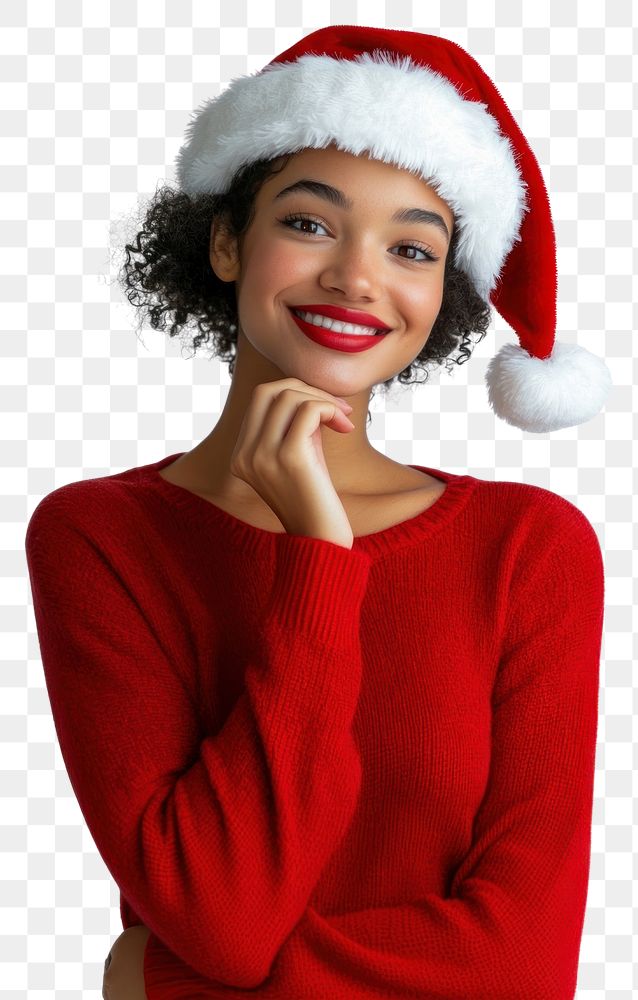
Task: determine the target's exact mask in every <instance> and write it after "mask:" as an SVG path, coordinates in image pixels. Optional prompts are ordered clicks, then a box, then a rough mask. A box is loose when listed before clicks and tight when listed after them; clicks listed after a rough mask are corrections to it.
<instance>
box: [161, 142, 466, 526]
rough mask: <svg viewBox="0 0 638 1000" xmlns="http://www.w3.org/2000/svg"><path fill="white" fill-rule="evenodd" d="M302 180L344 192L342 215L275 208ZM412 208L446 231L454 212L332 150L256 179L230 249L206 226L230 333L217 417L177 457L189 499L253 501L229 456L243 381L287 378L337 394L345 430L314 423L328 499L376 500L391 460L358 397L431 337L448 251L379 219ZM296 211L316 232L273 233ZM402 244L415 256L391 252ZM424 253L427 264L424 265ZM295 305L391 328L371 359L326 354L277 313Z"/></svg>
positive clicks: (367, 161) (315, 201)
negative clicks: (230, 310) (228, 369)
mask: <svg viewBox="0 0 638 1000" xmlns="http://www.w3.org/2000/svg"><path fill="white" fill-rule="evenodd" d="M283 160H284V158H283V157H282V158H281V159H280V160H277V161H275V165H276V166H278V165H279V163H280V162H283ZM300 179H312V180H315V181H321V182H323V183H325V184H329V185H331V186H333V187H335V188H337V189H339V190H340V191H343V193H344V194H345V195H346V197H347V198H349V199H350V200H351V202H352V208H351V209H350V210H347V209H344V208H341V207H337V206H336V205H334V204H331V203H330V202H329V201H327V200H325V199H323V198H321V197H319V196H318V195H316V194H312V193H309V192H298V193H292V194H289V195H286V196H285V197H283V198H281V199H280V200H275V197H276V195H277V194H278V193H279V192H280V191H283V189H284V188H286V187H288V186H289V185H290V184H292V183H294V182H296V181H298V180H300ZM413 207H415V208H422V209H427V210H431V211H433V212H437V213H438V214H439V215H440V216H442V218H443V220H444V222H445V226H446V228H447V232H448V234H450V236H451V233H452V227H453V223H454V217H453V213H452V211H451V209H450V208H449V206H448V205H447V203H446V202H445V201H443V200H442V199H441V198H440V197H439V196H438V195H437V194H436V192H435V190H434V189H433V187H431V186H430V185H429V184H427V183H426V182H425V181H423V180H422V179H421V178H419V177H417V176H416V175H415V174H412V173H410V172H409V171H407V170H403V169H400V168H398V167H396V166H394V165H392V164H388V163H385V162H383V161H380V160H373V159H371V158H369V157H368V156H367V155H360V156H354V155H352V154H350V153H347V152H345V151H343V150H340V149H337V148H336V147H335V146H334V145H331V146H328V147H326V148H324V149H304V150H302V151H301V152H299V153H296V154H295V155H293V156H292V157H291V158H290V160H289V161H288V163H287V165H286V167H284V169H283V170H281V171H280V172H279V173H275V174H274V175H273V176H271V177H270V178H268V179H267V180H266V182H265V183H264V184H263V185H262V187H261V189H260V190H259V192H258V194H257V197H256V199H255V214H254V218H253V221H252V222H251V224H250V227H249V228H248V230H247V232H246V233H245V234H244V236H243V239H242V240H241V241H237V240H236V239H234V238H233V237H231V236H230V235H229V234H228V233H227V232H226V231H224V230H223V229H222V228H221V227H220V226H219V225H217V226H214V225H213V226H211V239H210V264H211V267H212V268H213V270H214V271H215V274H216V275H217V276H218V277H219V278H220V279H221V280H222V281H227V282H231V281H232V282H235V290H236V295H237V305H238V313H239V324H238V337H237V354H236V360H235V369H234V373H233V378H232V383H231V387H230V391H229V393H228V397H227V399H226V403H225V406H224V409H223V411H222V414H221V416H220V418H219V420H218V421H217V423H216V424H215V426H214V428H213V430H212V431H211V432H210V434H209V435H208V436H207V437H206V438H204V439H203V440H202V441H201V442H200V444H199V445H197V447H196V448H194V449H193V450H192V451H191V452H188V453H186V454H185V455H184V456H183V458H182V459H180V460H178V461H179V463H180V464H181V465H182V472H183V474H184V475H185V476H187V477H188V479H189V481H190V482H191V484H193V485H194V484H196V487H197V489H198V491H199V492H202V493H206V494H211V495H215V496H217V497H221V496H223V497H225V498H226V500H227V501H228V503H230V504H234V505H236V507H237V508H238V509H241V508H242V506H244V505H245V504H250V503H251V502H252V501H253V500H254V497H255V494H254V491H253V489H252V487H250V486H249V485H248V484H247V483H245V482H243V481H242V480H241V479H239V478H238V477H237V476H234V475H233V474H232V473H231V471H230V464H231V456H232V454H233V450H234V449H235V445H236V442H237V438H238V435H239V431H240V428H241V425H242V421H243V419H244V416H245V414H246V411H247V408H248V406H249V405H250V401H251V395H252V392H253V390H254V388H255V386H257V385H258V384H260V383H262V382H269V381H274V380H279V379H284V378H290V377H292V378H297V379H300V380H301V381H302V382H304V383H306V384H307V385H309V386H314V387H317V388H319V389H322V390H324V391H326V392H328V393H331V394H333V395H335V396H341V397H344V398H345V399H346V400H347V401H348V402H349V403H350V404H351V406H352V407H353V410H352V412H351V413H349V414H348V417H349V419H350V420H351V421H352V423H353V424H354V430H351V431H349V432H348V433H347V434H343V433H339V432H335V430H334V429H332V428H330V427H327V426H323V425H322V427H321V428H320V433H321V443H322V448H323V454H324V458H325V462H326V466H327V468H328V470H329V472H330V477H331V479H332V482H333V484H334V487H335V490H336V492H337V493H338V494H339V496H340V497H342V498H347V497H355V496H360V495H361V494H368V493H369V494H373V493H375V492H383V491H384V490H387V484H388V476H389V475H393V476H394V478H395V479H396V468H397V463H394V462H392V461H391V460H390V459H388V458H386V456H384V455H382V454H381V453H380V452H378V451H377V450H376V449H375V448H373V446H372V445H371V444H370V442H369V440H368V436H367V428H366V417H367V412H368V407H369V402H370V394H371V390H372V388H373V386H375V385H377V384H379V383H382V382H385V381H387V380H388V379H390V378H392V377H393V376H394V375H397V374H398V373H399V372H401V371H403V369H404V368H406V367H407V366H408V365H409V364H410V363H411V362H412V361H413V360H414V358H415V357H416V356H417V355H418V354H419V352H420V351H421V350H422V348H423V346H424V344H425V343H426V341H427V339H428V337H429V336H430V333H431V330H432V327H433V325H434V322H435V320H436V317H437V315H438V313H439V310H440V307H441V301H442V297H443V276H444V269H445V259H446V256H447V251H448V244H449V240H448V238H447V236H446V235H445V233H443V232H441V230H440V229H438V228H437V227H436V226H434V225H431V224H426V223H423V222H419V223H405V222H403V223H397V222H391V221H390V217H391V216H392V215H393V214H394V212H395V211H396V210H397V209H403V208H413ZM299 212H300V213H303V214H304V215H308V216H312V218H313V219H314V220H316V221H317V222H318V223H319V225H315V224H314V223H309V222H299V221H297V222H293V225H292V227H290V226H286V225H284V224H282V222H281V220H282V219H284V218H285V217H286V216H287V215H291V214H295V213H299ZM400 244H410V245H418V249H416V250H412V249H400V246H399V245H400ZM427 252H429V253H432V254H434V255H435V256H436V257H437V258H438V260H436V261H431V260H429V259H428V258H427V256H426V253H427ZM306 303H308V304H315V303H317V304H318V303H322V304H325V303H330V304H335V305H339V306H344V307H346V308H351V309H359V310H362V311H364V312H368V313H371V314H372V315H374V316H376V317H378V318H379V319H380V320H381V321H382V322H383V323H384V324H387V325H388V326H390V327H392V332H391V333H389V334H387V335H386V336H385V337H384V338H383V339H382V342H381V343H379V344H377V345H375V346H374V347H373V348H372V349H371V350H369V351H361V352H357V353H352V354H350V353H346V352H342V351H335V350H330V349H327V348H325V347H322V346H320V345H318V344H315V343H314V342H312V341H311V340H309V339H308V338H307V337H305V336H304V334H303V333H302V332H301V331H300V329H299V328H298V327H297V325H296V324H295V322H294V320H293V319H292V317H291V315H290V312H289V306H295V305H300V304H306ZM175 464H177V463H175ZM404 471H407V472H408V473H412V472H413V470H404ZM413 475H414V477H415V479H416V477H417V476H420V477H421V479H422V478H423V474H421V473H413ZM404 479H405V477H404Z"/></svg>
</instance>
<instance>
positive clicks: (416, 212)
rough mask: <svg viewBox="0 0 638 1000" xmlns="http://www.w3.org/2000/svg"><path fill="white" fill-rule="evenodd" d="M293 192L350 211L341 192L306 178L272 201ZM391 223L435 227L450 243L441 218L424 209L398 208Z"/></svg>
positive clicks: (435, 213) (350, 203) (329, 185)
mask: <svg viewBox="0 0 638 1000" xmlns="http://www.w3.org/2000/svg"><path fill="white" fill-rule="evenodd" d="M295 191H307V192H308V193H309V194H314V195H317V197H318V198H323V199H324V200H325V201H329V202H330V204H331V205H335V206H336V207H337V208H343V209H346V210H347V211H350V210H351V209H352V204H353V203H352V201H351V200H350V198H347V197H346V195H345V194H344V193H343V191H339V189H338V188H336V187H332V185H331V184H324V183H323V181H313V180H310V179H308V178H304V179H303V180H299V181H295V183H294V184H290V185H289V186H288V187H285V188H284V189H283V190H282V191H280V192H279V194H277V195H275V197H274V198H273V201H277V200H278V199H279V198H283V197H284V196H285V195H288V194H293V192H295ZM390 221H391V222H407V223H420V224H422V225H428V226H436V228H437V229H440V230H441V232H442V233H443V234H444V235H445V238H446V240H447V241H448V243H449V242H450V234H449V232H448V228H447V226H446V224H445V220H444V219H443V216H441V215H439V213H438V212H432V211H430V210H429V209H425V208H399V209H397V211H396V212H395V213H394V215H393V216H392V218H391V219H390Z"/></svg>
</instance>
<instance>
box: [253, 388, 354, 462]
mask: <svg viewBox="0 0 638 1000" xmlns="http://www.w3.org/2000/svg"><path fill="white" fill-rule="evenodd" d="M321 424H326V425H331V426H332V427H333V429H334V430H339V429H344V430H345V429H348V430H350V429H351V427H352V424H351V422H350V421H349V420H348V418H347V417H346V415H345V413H344V412H343V411H342V410H341V409H340V408H339V407H338V406H337V405H336V404H335V403H329V402H323V400H319V399H300V400H299V401H294V402H293V408H292V410H291V409H290V403H289V402H288V401H283V402H282V401H281V397H278V398H277V399H276V400H275V401H274V402H273V404H272V406H271V407H270V410H269V411H268V414H267V416H266V419H265V421H264V424H263V429H262V432H261V435H260V444H259V452H260V457H261V458H262V459H263V460H264V461H266V462H268V463H269V464H273V463H274V462H276V460H277V458H278V456H280V457H282V458H286V459H287V458H289V457H290V456H291V455H294V453H295V452H297V453H301V448H302V446H303V443H304V442H305V441H307V440H308V439H309V438H310V437H311V436H312V434H314V432H315V431H316V430H317V428H318V427H319V426H320V425H321Z"/></svg>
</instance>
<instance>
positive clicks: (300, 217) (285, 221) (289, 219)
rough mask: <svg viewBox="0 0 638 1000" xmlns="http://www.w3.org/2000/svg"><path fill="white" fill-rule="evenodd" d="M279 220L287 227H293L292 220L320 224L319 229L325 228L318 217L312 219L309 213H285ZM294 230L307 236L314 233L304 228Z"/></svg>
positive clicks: (314, 224)
mask: <svg viewBox="0 0 638 1000" xmlns="http://www.w3.org/2000/svg"><path fill="white" fill-rule="evenodd" d="M281 222H282V223H283V225H284V226H288V228H289V229H295V227H294V225H293V223H294V222H309V223H310V224H311V225H313V226H320V227H321V229H325V228H326V227H325V226H324V225H323V223H321V222H319V220H318V219H313V218H312V217H311V216H310V215H303V214H302V213H301V212H299V213H297V214H296V215H287V216H286V218H285V219H282V220H281ZM295 232H297V233H305V234H306V235H307V236H314V235H315V233H309V232H308V231H307V230H305V229H295Z"/></svg>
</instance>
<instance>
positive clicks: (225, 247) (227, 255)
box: [209, 219, 240, 281]
mask: <svg viewBox="0 0 638 1000" xmlns="http://www.w3.org/2000/svg"><path fill="white" fill-rule="evenodd" d="M209 259H210V265H211V267H212V269H213V271H214V272H215V274H216V275H217V277H218V278H220V279H221V280H222V281H236V280H237V278H238V277H239V271H240V263H239V252H238V247H237V240H236V238H235V237H233V236H231V234H230V233H229V232H228V230H227V229H226V227H225V226H224V225H223V222H222V221H221V220H220V219H213V221H212V223H211V227H210V243H209Z"/></svg>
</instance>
